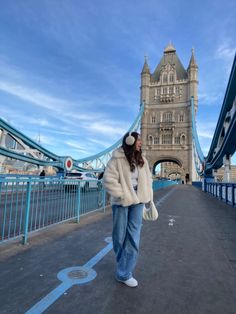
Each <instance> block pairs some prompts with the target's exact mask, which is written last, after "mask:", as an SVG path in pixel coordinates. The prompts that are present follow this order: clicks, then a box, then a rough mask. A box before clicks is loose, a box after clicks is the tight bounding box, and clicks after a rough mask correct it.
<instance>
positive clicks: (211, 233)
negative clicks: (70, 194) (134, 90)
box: [0, 185, 236, 314]
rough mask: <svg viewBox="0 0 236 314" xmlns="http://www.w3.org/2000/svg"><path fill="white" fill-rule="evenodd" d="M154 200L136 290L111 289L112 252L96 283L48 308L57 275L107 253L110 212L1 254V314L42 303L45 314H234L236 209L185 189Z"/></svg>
mask: <svg viewBox="0 0 236 314" xmlns="http://www.w3.org/2000/svg"><path fill="white" fill-rule="evenodd" d="M155 199H156V201H158V204H159V207H158V209H159V218H158V220H157V221H156V222H146V221H145V222H144V223H143V229H142V239H141V248H140V256H139V261H138V265H137V268H136V271H135V277H136V278H137V280H138V281H139V286H138V287H137V288H135V289H131V288H128V287H126V286H124V285H123V284H120V283H118V282H116V281H115V279H114V254H113V251H112V250H111V251H109V252H108V253H107V254H106V255H105V256H104V257H103V258H102V259H101V260H100V261H98V262H97V263H96V264H95V265H94V266H93V269H94V270H95V271H96V273H97V277H96V278H95V279H94V280H92V281H90V282H88V283H86V284H83V285H73V286H72V287H70V288H68V290H65V291H64V292H62V293H61V296H60V297H58V298H56V299H55V302H51V304H50V298H52V297H53V296H52V294H50V292H52V290H53V289H55V288H56V287H58V285H59V284H60V282H59V280H58V279H57V274H58V272H59V271H60V270H62V269H64V268H67V267H71V266H81V265H84V264H86V263H87V262H88V261H89V260H90V259H91V257H93V256H95V255H96V254H97V253H98V252H99V251H100V250H102V249H103V248H104V247H105V246H106V245H107V243H106V242H104V239H105V238H106V237H110V236H111V230H112V221H111V211H107V212H106V213H105V214H103V213H96V214H93V215H89V216H85V217H83V219H82V220H81V222H80V224H79V225H77V224H75V223H65V224H61V225H58V226H56V227H53V228H50V229H48V230H45V231H43V232H42V231H41V232H39V233H35V234H34V236H32V237H31V239H30V242H29V245H28V246H26V247H22V246H21V245H20V244H18V243H16V242H12V243H10V244H9V243H8V244H4V245H1V246H0V253H1V254H0V270H1V272H0V282H1V285H0V286H1V287H0V289H1V291H0V313H1V314H9V313H11V314H14V313H17V314H18V313H25V312H26V311H27V310H29V309H32V307H33V306H34V305H35V304H37V302H40V301H41V300H44V298H45V296H47V295H48V299H47V302H48V303H47V302H46V301H45V302H46V303H47V304H46V305H45V304H44V305H45V306H46V309H45V311H44V313H48V314H54V313H55V314H56V313H57V314H60V313H73V314H77V313H82V314H87V313H88V314H90V313H104V314H105V313H106V314H110V313H112V314H113V313H115V314H116V313H117V314H118V313H119V314H120V313H137V314H144V313H145V314H146V313H153V314H154V313H155V314H159V313H160V314H184V313H186V314H187V313H188V314H189V313H191V314H195V313H196V314H205V313H214V314H222V313H224V314H229V313H236V297H235V296H236V209H235V208H233V207H231V206H229V205H227V204H225V203H223V202H220V201H218V200H217V199H215V198H213V197H211V196H210V195H208V194H205V193H203V192H202V191H200V190H198V189H197V188H195V187H192V186H188V185H179V186H174V187H173V186H172V187H168V188H165V189H161V190H159V191H157V192H156V193H155ZM29 313H30V311H29ZM31 313H33V312H32V311H31ZM35 313H36V312H35Z"/></svg>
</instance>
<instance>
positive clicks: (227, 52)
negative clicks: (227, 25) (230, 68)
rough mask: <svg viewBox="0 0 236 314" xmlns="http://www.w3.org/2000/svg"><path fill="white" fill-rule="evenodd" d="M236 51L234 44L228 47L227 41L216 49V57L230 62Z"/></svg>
mask: <svg viewBox="0 0 236 314" xmlns="http://www.w3.org/2000/svg"><path fill="white" fill-rule="evenodd" d="M235 52H236V46H235V47H232V46H231V47H230V45H229V43H228V41H226V42H224V43H223V44H221V45H220V46H219V47H218V48H217V50H216V57H217V58H219V59H223V60H227V61H228V60H229V61H231V62H232V60H233V58H234V55H235Z"/></svg>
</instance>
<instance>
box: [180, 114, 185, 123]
mask: <svg viewBox="0 0 236 314" xmlns="http://www.w3.org/2000/svg"><path fill="white" fill-rule="evenodd" d="M179 122H184V115H183V114H180V115H179Z"/></svg>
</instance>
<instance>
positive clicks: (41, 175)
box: [39, 170, 46, 187]
mask: <svg viewBox="0 0 236 314" xmlns="http://www.w3.org/2000/svg"><path fill="white" fill-rule="evenodd" d="M45 175H46V173H45V171H44V170H42V171H41V172H40V174H39V176H40V179H44V178H45ZM41 183H42V185H43V187H45V183H44V182H41Z"/></svg>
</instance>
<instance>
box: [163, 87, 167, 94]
mask: <svg viewBox="0 0 236 314" xmlns="http://www.w3.org/2000/svg"><path fill="white" fill-rule="evenodd" d="M163 94H165V95H166V94H167V87H164V88H163Z"/></svg>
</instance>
